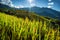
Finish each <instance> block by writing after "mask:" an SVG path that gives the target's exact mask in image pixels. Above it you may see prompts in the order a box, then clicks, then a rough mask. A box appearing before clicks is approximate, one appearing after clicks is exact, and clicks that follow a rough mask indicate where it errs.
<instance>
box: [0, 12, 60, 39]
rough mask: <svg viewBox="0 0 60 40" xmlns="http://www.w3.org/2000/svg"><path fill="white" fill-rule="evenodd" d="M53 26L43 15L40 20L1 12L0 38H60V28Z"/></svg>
mask: <svg viewBox="0 0 60 40" xmlns="http://www.w3.org/2000/svg"><path fill="white" fill-rule="evenodd" d="M53 26H54V25H52V24H51V23H50V22H49V21H47V20H44V18H42V17H41V20H40V22H39V21H35V20H33V21H30V20H29V19H28V18H26V19H25V20H24V19H23V18H17V17H15V16H11V15H7V14H4V13H0V40H39V39H41V40H43V39H44V40H48V39H49V40H54V39H56V40H60V37H59V35H60V34H59V33H60V31H59V28H58V29H54V28H53ZM57 27H59V25H57Z"/></svg>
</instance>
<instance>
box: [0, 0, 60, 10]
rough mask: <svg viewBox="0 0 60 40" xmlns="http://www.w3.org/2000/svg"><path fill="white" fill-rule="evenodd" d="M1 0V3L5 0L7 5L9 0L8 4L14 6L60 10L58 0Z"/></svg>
mask: <svg viewBox="0 0 60 40" xmlns="http://www.w3.org/2000/svg"><path fill="white" fill-rule="evenodd" d="M1 1H2V3H4V2H6V3H4V4H7V5H9V4H8V2H10V6H15V7H16V8H23V7H31V6H38V7H48V8H52V9H55V10H58V11H60V0H0V2H1ZM3 1H4V2H3Z"/></svg>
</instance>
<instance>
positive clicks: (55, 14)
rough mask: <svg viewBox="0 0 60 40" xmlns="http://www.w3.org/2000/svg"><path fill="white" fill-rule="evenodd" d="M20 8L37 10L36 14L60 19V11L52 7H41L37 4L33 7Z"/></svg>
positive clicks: (31, 10)
mask: <svg viewBox="0 0 60 40" xmlns="http://www.w3.org/2000/svg"><path fill="white" fill-rule="evenodd" d="M20 10H27V11H29V12H35V13H36V14H38V15H41V16H46V17H51V18H57V19H60V12H59V11H56V10H53V9H50V8H40V7H36V6H35V7H31V8H20Z"/></svg>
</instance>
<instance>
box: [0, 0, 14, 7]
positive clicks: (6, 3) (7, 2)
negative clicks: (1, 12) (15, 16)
mask: <svg viewBox="0 0 60 40" xmlns="http://www.w3.org/2000/svg"><path fill="white" fill-rule="evenodd" d="M0 3H2V4H5V5H8V6H11V7H13V6H14V5H13V4H12V1H11V0H1V1H0Z"/></svg>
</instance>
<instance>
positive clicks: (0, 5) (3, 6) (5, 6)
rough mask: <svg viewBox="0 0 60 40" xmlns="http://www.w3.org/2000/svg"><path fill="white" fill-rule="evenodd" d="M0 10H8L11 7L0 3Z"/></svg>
mask: <svg viewBox="0 0 60 40" xmlns="http://www.w3.org/2000/svg"><path fill="white" fill-rule="evenodd" d="M0 8H8V9H9V8H11V7H9V6H8V5H5V4H1V3H0Z"/></svg>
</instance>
